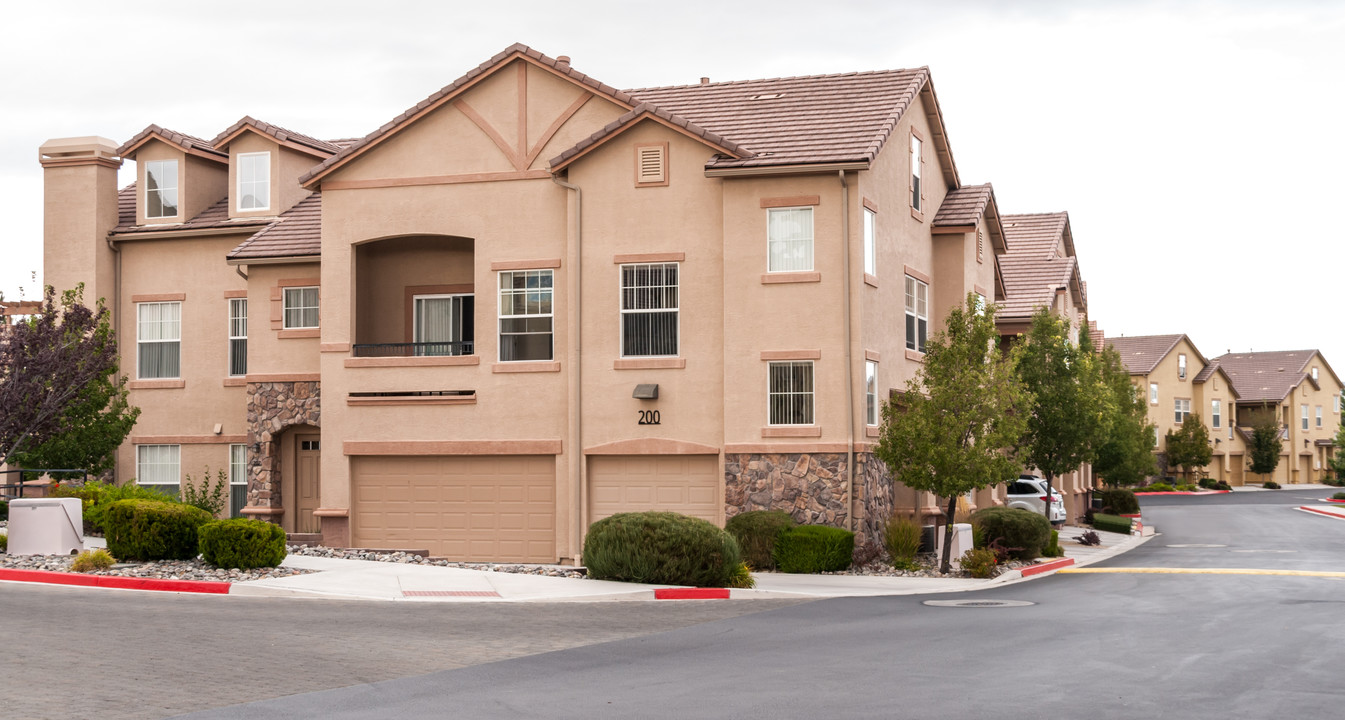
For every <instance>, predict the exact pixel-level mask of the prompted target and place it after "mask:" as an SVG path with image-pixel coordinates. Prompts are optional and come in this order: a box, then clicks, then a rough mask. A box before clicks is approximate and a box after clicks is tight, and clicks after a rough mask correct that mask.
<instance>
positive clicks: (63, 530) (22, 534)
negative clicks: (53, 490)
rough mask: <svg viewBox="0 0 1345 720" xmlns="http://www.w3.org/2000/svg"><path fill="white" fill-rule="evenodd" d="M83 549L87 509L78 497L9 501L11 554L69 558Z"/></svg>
mask: <svg viewBox="0 0 1345 720" xmlns="http://www.w3.org/2000/svg"><path fill="white" fill-rule="evenodd" d="M83 549H84V507H83V505H81V503H80V499H79V498H32V499H25V498H18V499H15V500H10V501H9V551H8V552H9V554H10V555H69V554H71V553H75V552H79V551H81V550H83Z"/></svg>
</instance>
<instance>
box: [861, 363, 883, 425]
mask: <svg viewBox="0 0 1345 720" xmlns="http://www.w3.org/2000/svg"><path fill="white" fill-rule="evenodd" d="M878 410H879V408H878V362H877V361H876V360H865V361H864V424H865V425H866V426H868V427H877V426H878V420H879V415H880V413H879V412H878Z"/></svg>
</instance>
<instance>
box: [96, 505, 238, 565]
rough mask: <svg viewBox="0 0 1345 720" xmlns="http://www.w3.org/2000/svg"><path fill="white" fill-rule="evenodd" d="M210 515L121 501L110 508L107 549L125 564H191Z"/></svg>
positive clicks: (181, 507)
mask: <svg viewBox="0 0 1345 720" xmlns="http://www.w3.org/2000/svg"><path fill="white" fill-rule="evenodd" d="M213 519H214V518H212V517H211V516H210V513H208V512H206V511H204V510H202V509H200V508H195V507H192V506H190V505H183V504H182V503H173V502H162V501H159V500H118V501H117V502H114V503H112V504H111V505H109V506H108V508H107V516H106V519H105V520H104V524H105V526H106V528H107V549H108V550H110V551H111V552H112V554H113V555H115V556H116V557H119V558H122V559H123V560H190V559H192V558H194V557H196V555H197V547H196V529H197V528H199V527H200V526H201V525H204V524H205V523H208V522H210V521H211V520H213Z"/></svg>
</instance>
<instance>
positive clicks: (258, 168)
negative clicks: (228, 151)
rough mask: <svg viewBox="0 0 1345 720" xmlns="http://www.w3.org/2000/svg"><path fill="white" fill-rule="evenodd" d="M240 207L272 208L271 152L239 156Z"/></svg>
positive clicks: (252, 208)
mask: <svg viewBox="0 0 1345 720" xmlns="http://www.w3.org/2000/svg"><path fill="white" fill-rule="evenodd" d="M235 172H236V173H237V174H238V209H239V210H269V209H271V153H265V152H259V153H244V154H242V155H239V156H238V167H237V169H236V170H235Z"/></svg>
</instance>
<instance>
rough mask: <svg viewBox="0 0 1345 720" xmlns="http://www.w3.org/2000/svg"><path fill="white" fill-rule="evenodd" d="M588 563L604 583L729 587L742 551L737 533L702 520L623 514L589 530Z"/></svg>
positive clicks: (666, 514) (670, 514) (669, 514)
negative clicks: (735, 534)
mask: <svg viewBox="0 0 1345 720" xmlns="http://www.w3.org/2000/svg"><path fill="white" fill-rule="evenodd" d="M584 565H585V566H587V568H588V574H589V576H590V577H594V578H597V579H599V580H620V581H624V582H638V583H654V584H659V585H692V586H695V587H728V586H729V584H730V582H732V581H733V578H734V577H735V575H737V574H739V573H740V572H741V570H740V568H739V566H740V565H742V551H741V550H740V549H739V548H738V541H737V540H735V539H734V538H733V535H732V534H730V533H729V532H728V531H725V530H720V529H719V528H717V527H715V526H714V525H713V524H712V523H709V522H706V521H705V520H701V519H700V518H693V517H688V516H686V515H679V514H677V513H673V512H637V513H618V514H616V515H613V516H611V517H607V518H603V519H602V520H599V521H598V522H595V523H593V525H592V526H591V527H589V529H588V537H587V538H585V540H584Z"/></svg>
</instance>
